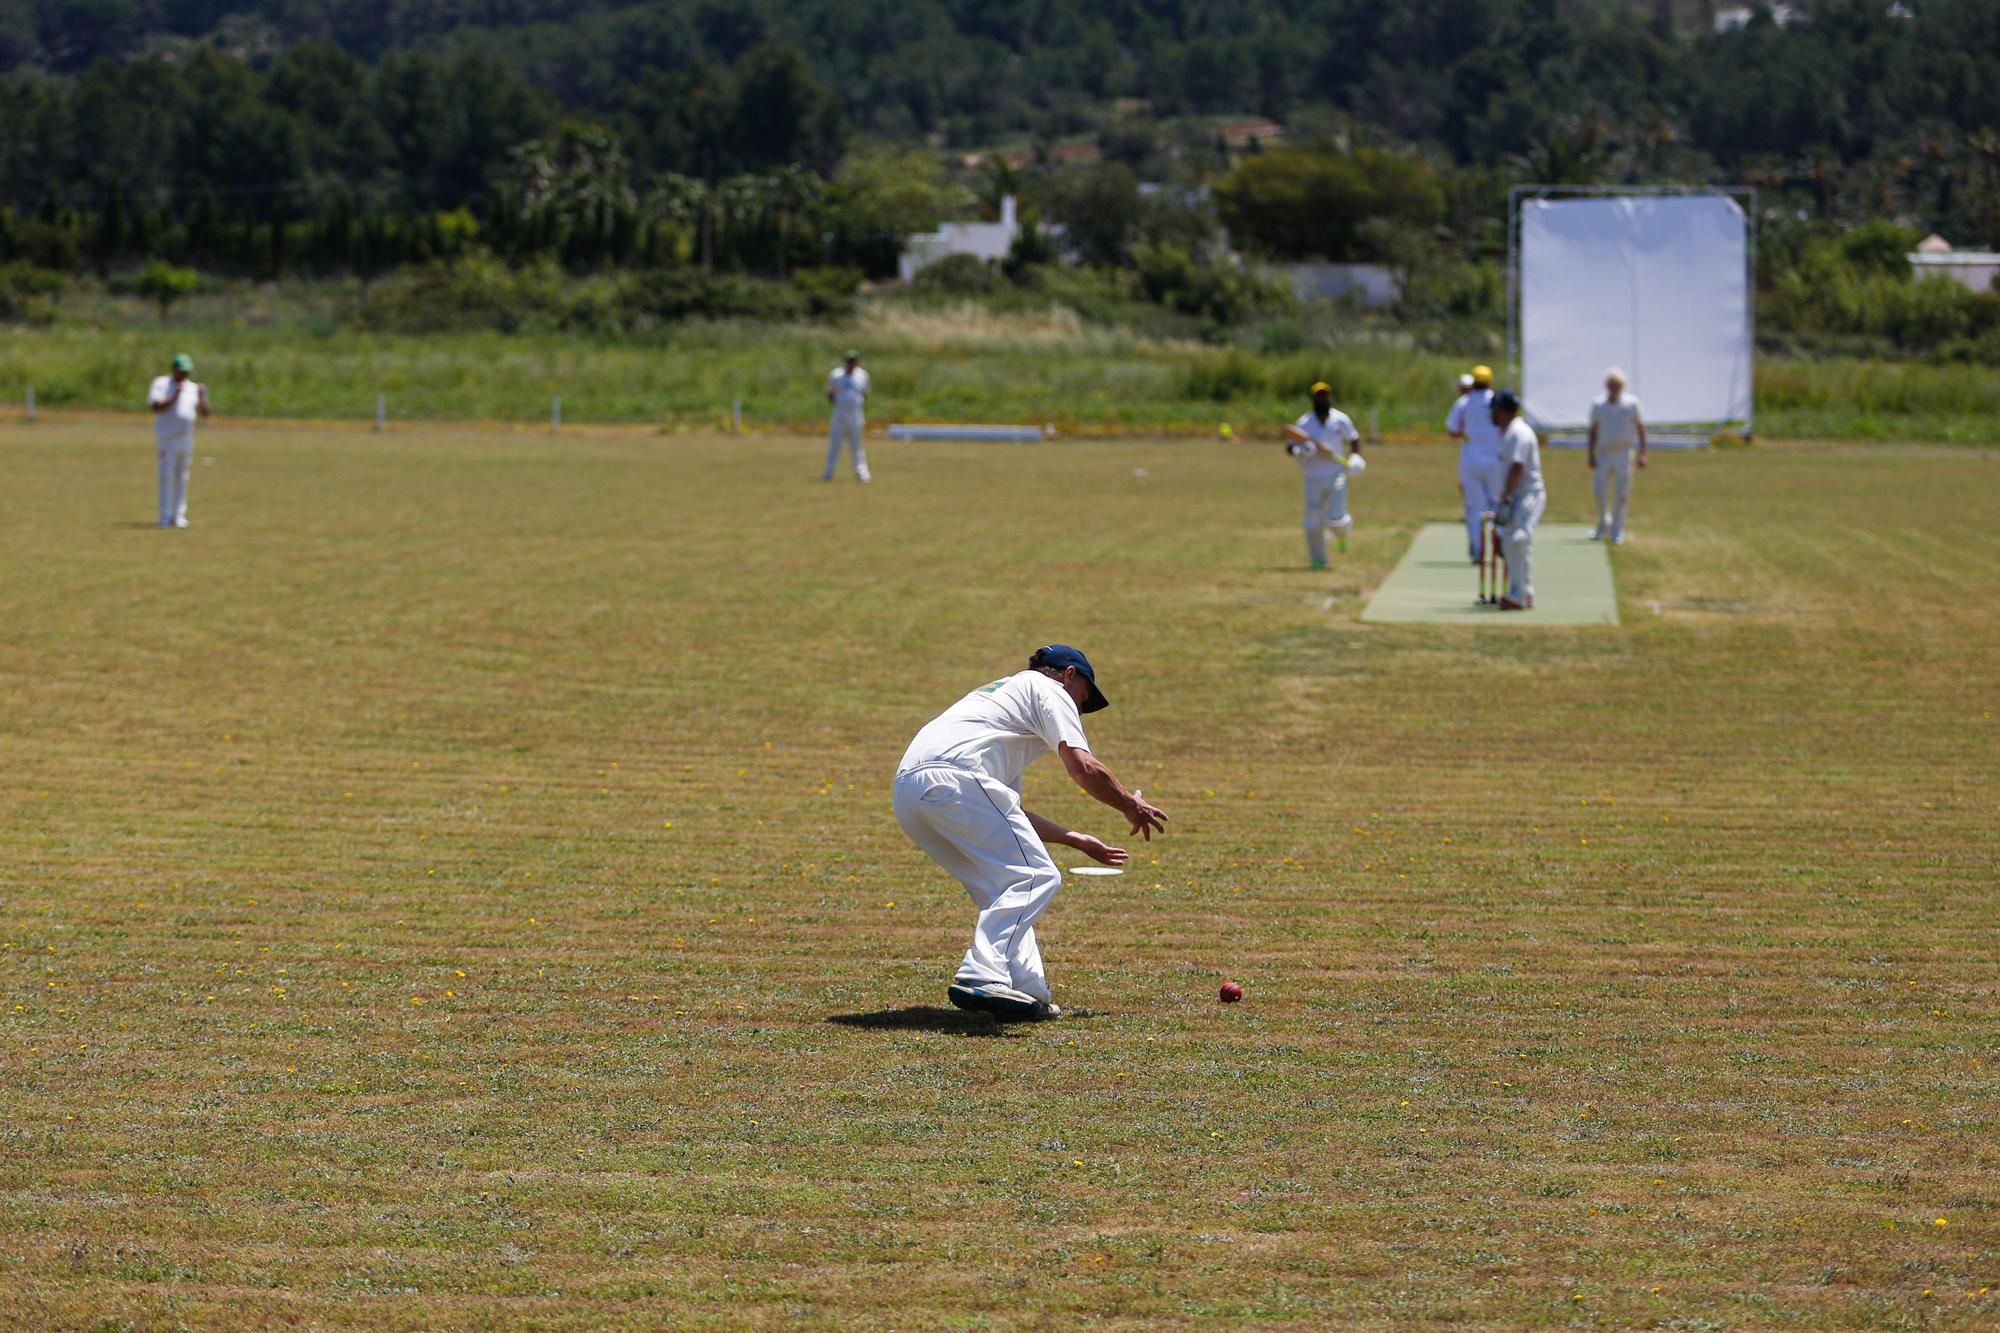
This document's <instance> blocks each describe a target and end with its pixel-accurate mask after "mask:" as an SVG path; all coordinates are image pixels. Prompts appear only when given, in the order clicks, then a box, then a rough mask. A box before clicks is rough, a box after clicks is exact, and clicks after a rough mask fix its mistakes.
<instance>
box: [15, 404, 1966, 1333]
mask: <svg viewBox="0 0 2000 1333" xmlns="http://www.w3.org/2000/svg"><path fill="white" fill-rule="evenodd" d="M0 447H4V448H5V450H6V452H7V455H8V458H9V472H8V482H7V485H6V486H5V488H4V489H0V561H4V567H5V568H6V570H7V576H6V579H5V582H4V585H0V604H4V608H5V617H6V625H7V629H8V652H7V654H6V656H5V659H4V661H5V674H4V676H0V709H4V713H0V716H4V717H5V719H6V722H5V735H6V750H5V753H6V757H7V762H6V764H5V765H4V768H0V818H4V821H5V827H6V829H7V830H8V834H9V836H8V838H7V840H6V843H5V848H4V851H0V945H4V947H0V1123H4V1126H5V1129H4V1134H5V1144H6V1149H7V1151H6V1153H5V1155H4V1157H0V1219H4V1225H0V1287H4V1289H5V1291H6V1292H7V1293H8V1296H7V1300H6V1302H5V1303H4V1305H0V1324H6V1325H9V1326H13V1327H20V1328H97V1327H106V1328H122V1327H127V1326H131V1327H136V1328H171V1327H178V1326H186V1327H196V1328H209V1327H252V1326H276V1325H281V1324H285V1325H290V1324H297V1325H303V1326H310V1327H358V1328H359V1327H365V1328H371V1329H419V1328H422V1329H430V1328H446V1327H452V1328H475V1327H493V1326H500V1325H508V1326H521V1327H539V1328H585V1327H623V1328H650V1327H664V1326H681V1327H746V1326H780V1325H797V1324H808V1325H813V1324H817V1325H829V1326H832V1325H841V1326H853V1327H908V1328H918V1327H939V1326H945V1327H954V1328H979V1327H993V1328H1001V1327H1006V1328H1017V1327H1049V1328H1053V1327H1067V1326H1101V1327H1138V1326H1142V1325H1147V1326H1159V1325H1166V1326H1183V1327H1192V1326H1205V1325H1221V1324H1230V1325H1235V1326H1247V1327H1276V1326H1288V1325H1289V1326H1297V1327H1326V1326H1329V1325H1344V1326H1354V1325H1360V1326H1380V1327H1387V1326H1391V1325H1403V1324H1408V1323H1411V1322H1430V1323H1437V1324H1443V1323H1451V1324H1466V1325H1486V1326H1495V1327H1515V1326H1521V1325H1553V1324H1570V1323H1587V1322H1595V1323H1601V1324H1605V1325H1613V1326H1644V1325H1657V1326H1661V1327H1681V1328H1700V1327H1773V1326H1779V1325H1809V1326H1842V1327H1857V1328H1859V1327H1883V1326H1897V1325H1907V1326H1926V1327H1929V1326H1942V1327H1966V1328H1971V1327H1980V1326H1989V1325H1990V1324H1991V1322H1992V1320H1993V1317H1994V1312H1995V1309H1996V1308H2000V1307H1996V1305H1995V1302H1994V1296H1993V1294H1992V1292H1991V1291H1990V1290H1986V1289H1987V1288H1989V1287H1991V1286H1993V1285H1994V1284H1996V1282H2000V1269H1996V1263H1995V1258H1994V1256H1995V1254H1996V1252H2000V1207H1997V1206H1996V1198H1995V1187H1994V1181H1995V1180H1996V1179H2000V1161H1996V1157H2000V1154H1996V1151H1995V1148H1994V1142H1995V1139H1994V1130H1995V1105H1996V1102H1995V1088H1996V1083H1995V1071H1996V1063H2000V1041H1996V1039H1995V1036H1994V1033H1995V1030H1996V1028H1995V1024H1996V1020H2000V997H1996V989H1995V986H1996V962H1995V958H1996V952H1995V947H1994V946H1995V934H1994V928H1993V887H1994V884H1995V882H1996V879H2000V875H1996V869H2000V834H1996V831H1995V830H1996V819H1995V814H1996V811H1995V799H1994V787H1993V777H1994V774H1995V772H1996V769H2000V765H1996V762H1995V761H1996V758H2000V754H1996V744H1995V735H1996V732H1995V721H1994V709H1995V700H1994V697H1993V663H1994V661H1995V660H1996V649H2000V633H1997V632H1996V613H1995V610H1994V607H1993V603H1992V590H1993V572H1992V571H1993V570H1994V569H1995V568H1996V567H2000V538H1996V536H1995V532H1994V529H1993V525H1992V523H1991V519H1990V515H1989V514H1987V513H1986V512H1984V510H1985V509H1986V508H1987V506H1985V505H1983V504H1982V503H1981V499H1982V497H1984V496H1986V495H1990V494H1992V493H1993V492H1994V489H1995V487H1994V481H1995V467H1996V465H2000V460H1996V458H1995V457H1994V456H1993V455H1990V454H1985V453H1973V452H1964V451H1939V450H1926V449H1896V448H1886V449H1871V450H1857V449H1847V448H1837V447H1817V446H1785V447H1760V448H1759V449H1756V450H1751V451H1747V452H1743V453H1737V454H1729V455H1710V456H1700V457H1671V458H1665V457H1663V458H1661V459H1659V460H1658V462H1657V463H1656V465H1655V467H1654V468H1653V469H1652V470H1650V471H1649V472H1647V473H1646V474H1644V476H1643V477H1642V479H1641V481H1640V485H1639V493H1638V497H1637V500H1636V502H1635V529H1636V538H1635V541H1634V544H1632V545H1630V546H1628V547H1626V548H1624V549H1623V550H1621V551H1619V552H1617V554H1616V558H1615V563H1616V565H1617V571H1618V577H1619V580H1620V594H1621V601H1622V610H1623V614H1624V616H1625V619H1626V625H1625V626H1624V627H1623V628H1621V629H1616V630H1573V631H1554V632H1549V633H1545V634H1534V633H1522V632H1518V631H1514V632H1482V631H1479V630H1469V631H1465V632H1458V631H1447V630H1442V629H1437V628H1430V627H1420V626H1413V627H1369V626H1361V625H1358V624H1357V623H1356V622H1355V621H1354V614H1355V612H1356V611H1357V610H1358V608H1359V605H1360V602H1361V599H1362V597H1363V595H1364V594H1365V592H1366V590H1367V589H1368V588H1369V587H1371V586H1372V585H1373V584H1374V583H1375V582H1376V581H1378V580H1379V579H1380V578H1381V577H1382V576H1383V575H1384V574H1386V572H1387V571H1388V569H1389V568H1390V567H1391V566H1392V565H1393V564H1394V562H1395V560H1396V559H1397V558H1398V556H1400V554H1401V552H1402V550H1403V547H1404V545H1405V543H1406V541H1407V537H1408V534H1410V533H1411V532H1413V531H1414V530H1415V528H1416V526H1417V525H1418V524H1420V523H1421V522H1423V521H1425V520H1427V519H1432V518H1437V517H1442V516H1445V515H1448V513H1449V511H1450V508H1451V496H1450V480H1449V478H1450V476H1451V460H1450V457H1449V455H1448V454H1447V453H1446V451H1444V450H1441V449H1424V448H1402V449H1397V448H1384V449H1382V450H1380V451H1378V452H1377V454H1376V455H1374V457H1375V466H1374V467H1373V468H1371V470H1370V471H1369V473H1368V475H1367V477H1366V478H1365V479H1364V480H1363V481H1361V482H1360V483H1358V485H1357V489H1356V495H1355V510H1356V513H1357V515H1358V518H1359V522H1360V529H1359V536H1358V539H1357V541H1356V543H1355V549H1354V551H1353V553H1352V555H1351V556H1350V557H1348V558H1347V559H1346V560H1345V561H1343V562H1341V563H1340V564H1338V565H1337V567H1336V569H1335V570H1334V571H1333V573H1332V575H1331V576H1325V575H1320V576H1315V575H1311V574H1308V573H1306V572H1305V571H1304V570H1303V569H1301V568H1299V564H1300V551H1299V541H1298V534H1297V529H1296V520H1295V516H1294V506H1295V482H1294V480H1293V474H1292V472H1291V470H1290V468H1289V465H1288V464H1286V463H1285V461H1284V460H1283V459H1282V458H1281V457H1280V456H1279V455H1278V453H1277V450H1276V449H1275V448H1273V447H1269V446H1254V447H1253V446H1249V445H1245V446H1240V447H1238V448H1236V449H1226V448H1224V447H1222V446H1218V445H1205V444H1192V443H1179V444H1152V443H1144V442H1120V443H1101V444H1088V445H1038V446H1021V447H1016V446H991V445H982V446H941V445H916V446H894V445H887V444H884V445H878V446H871V454H872V455H873V461H874V463H875V466H876V471H877V475H878V480H877V482H876V484H875V485H874V486H871V487H868V488H865V489H864V488H861V487H858V486H855V485H854V484H853V483H851V482H842V483H840V484H837V485H832V486H822V485H820V484H818V483H817V482H815V481H813V480H812V478H813V477H814V476H816V474H817V471H818V465H819V452H820V449H819V446H818V445H817V443H816V442H812V441H796V442H787V441H745V442H733V441H727V440H720V439H693V440H666V439H658V438H648V437H644V436H638V435H628V436H621V435H615V434H596V435H591V436H588V437H574V438H573V437H568V436H565V437H562V438H559V439H549V438H546V437H537V436H533V435H526V434H518V433H491V432H479V431H468V430H456V429H439V430H437V431H435V432H430V433H417V432H404V433H399V434H395V435H391V436H388V437H374V436H370V435H366V434H356V433H351V432H324V431H320V432H315V431H293V430H281V429H257V430H240V429H239V430H231V429H218V430H214V431H210V432H208V433H207V434H205V435H204V436H203V439H202V443H201V446H200V449H199V452H198V455H197V457H198V462H197V466H196V473H195V484H194V493H193V505H192V511H191V512H192V515H193V518H194V521H195V524H196V526H195V527H194V528H192V529H191V530H189V531H187V532H159V531H156V530H153V529H151V528H150V527H148V526H145V520H146V519H147V517H148V515H149V514H150V512H151V502H152V497H151V494H150V487H151V457H150V446H149V442H148V440H147V437H146V433H145V427H144V426H143V424H140V423H136V422H134V423H124V424H115V425H113V424H105V423H86V424H80V425H76V426H65V427H49V426H44V427H37V428H33V429H14V428H10V429H8V430H6V431H4V432H0ZM211 460H212V461H211ZM1550 468H1551V485H1552V489H1553V492H1554V503H1553V508H1552V511H1551V518H1552V519H1556V520H1563V521H1569V520H1574V519H1577V518H1581V517H1583V516H1584V508H1585V500H1584V497H1585V496H1586V494H1587V487H1586V485H1585V483H1584V481H1583V477H1582V467H1581V460H1580V459H1579V458H1577V457H1576V456H1575V455H1558V456H1552V458H1551V459H1550ZM1140 470H1143V474H1144V475H1139V474H1138V473H1139V471H1140ZM1471 591H1472V587H1471V580H1470V571H1468V583H1467V592H1468V595H1470V593H1471ZM1329 599H1330V604H1329ZM1051 638H1062V639H1066V640H1069V641H1072V642H1076V643H1078V644H1081V645H1083V646H1084V647H1086V649H1087V650H1088V651H1089V652H1090V653H1091V654H1092V657H1093V659H1094V660H1095V661H1096V662H1097V663H1098V664H1099V666H1100V668H1101V670H1102V672H1103V679H1104V682H1105V686H1106V689H1107V691H1108V692H1109V693H1110V695H1111V697H1112V699H1113V701H1114V707H1113V708H1112V709H1111V710H1110V711H1109V712H1107V713H1104V714H1103V715H1101V718H1095V719H1093V725H1092V728H1091V734H1092V738H1093V742H1094V743H1095V744H1096V745H1097V747H1098V749H1099V751H1100V753H1102V755H1103V756H1104V757H1105V758H1106V759H1107V760H1108V761H1109V762H1110V763H1111V764H1112V766H1113V767H1114V768H1115V769H1117V770H1118V771H1119V772H1121V773H1122V774H1124V775H1126V776H1127V777H1128V778H1134V779H1137V780H1139V781H1141V782H1142V783H1143V784H1144V785H1145V786H1146V788H1147V791H1148V794H1149V795H1150V796H1153V797H1155V798H1157V799H1158V800H1159V801H1160V803H1161V804H1162V805H1164V806H1165V807H1166V808H1167V809H1168V810H1169V811H1170V812H1171V813H1172V814H1173V816H1174V820H1175V823H1174V832H1173V833H1172V835H1171V836H1169V837H1168V838H1167V839H1166V840H1164V841H1163V842H1161V843H1159V844H1157V845H1155V846H1154V847H1152V848H1150V849H1148V850H1147V851H1146V852H1145V853H1144V854H1143V855H1142V856H1141V857H1140V858H1139V862H1138V866H1137V868H1136V871H1135V873H1132V874H1128V875H1127V876H1125V877H1124V878H1123V879H1119V880H1112V881H1102V882H1100V883H1098V884H1094V885H1079V886H1077V887H1076V888H1074V889H1072V890H1070V891H1067V892H1066V893H1065V895H1064V897H1063V898H1062V899H1061V900H1059V902H1058V904H1057V906H1056V908H1055V909H1054V911H1053V913H1052V914H1051V917H1050V919H1049V921H1048V924H1047V927H1046V930H1045V935H1046V940H1045V945H1046V948H1047V949H1048V951H1049V955H1050V959H1051V964H1052V967H1053V969H1054V971H1055V975H1056V978H1057V980H1058V983H1059V986H1060V990H1059V992H1058V994H1059V996H1060V998H1062V999H1063V1001H1064V1002H1065V1004H1066V1005H1067V1006H1068V1007H1070V1008H1071V1010H1072V1015H1071V1016H1070V1017H1067V1018H1065V1019H1064V1020H1063V1021H1062V1022H1060V1023H1057V1024H1052V1025H1043V1026H1037V1027H1034V1028H1029V1029H1018V1028H1017V1029H1007V1030H1001V1029H997V1028H993V1027H991V1026H989V1025H986V1024H984V1023H983V1022H980V1021H975V1020H971V1019H968V1018H965V1017H963V1016H960V1015H957V1014H956V1013H954V1012H952V1011H949V1010H945V1009H943V1008H942V1007H941V1006H942V994H941V988H942V984H943V981H944V980H945V978H946V976H947V974H948V971H949V969H950V968H951V966H952V964H953V962H954V961H955V959H956V956H957V953H958V951H959V950H960V949H961V948H962V945H963V939H962V936H963V933H964V931H965V928H966V925H967V907H966V905H965V903H964V901H963V896H962V894H961V893H960V891H959V890H958V889H957V888H956V886H954V885H952V884H951V883H950V882H949V881H947V880H945V879H944V878H943V877H942V876H941V875H940V874H938V873H937V872H936V871H935V870H934V869H932V868H931V867H930V866H929V865H928V864H927V863H926V862H925V861H924V860H923V859H922V858H921V856H920V855H919V854H918V853H916V851H915V850H914V849H913V848H911V847H910V846H909V845H908V844H907V843H906V842H905V841H904V839H903V838H902V836H901V834H900V833H899V832H898V831H897V829H896V828H895V825H894V823H893V821H892V819H891V818H890V816H889V813H888V810H887V803H888V802H887V782H888V778H889V775H890V771H891V769H892V768H893V766H894V763H895V761H896V758H897V756H898V755H899V754H900V753H901V750H902V747H903V745H904V744H905V742H906V741H907V739H908V737H909V735H910V734H911V733H912V732H913V731H914V730H915V728H916V727H917V726H919V725H920V724H921V723H922V722H923V721H924V720H925V719H926V718H928V717H929V716H930V715H931V714H932V713H933V712H935V711H936V710H937V709H939V708H940V707H942V706H943V705H944V704H945V703H947V702H948V701H949V700H950V699H952V698H953V697H955V696H956V695H957V694H958V693H959V692H961V691H962V690H964V689H966V688H969V687H970V686H971V685H974V684H977V683H978V682H980V681H983V680H986V679H989V678H991V677H992V676H993V675H994V674H996V673H997V672H1000V671H1003V670H1005V669H1007V668H1009V667H1011V666H1013V665H1015V664H1016V663H1018V662H1019V661H1020V660H1021V659H1022V658H1023V657H1024V655H1025V654H1026V652H1027V651H1028V650H1029V649H1030V648H1031V647H1033V646H1034V645H1035V644H1037V643H1040V642H1042V641H1045V640H1048V639H1051ZM1029 795H1030V799H1031V802H1032V803H1034V804H1037V805H1039V806H1041V807H1043V808H1045V809H1046V810H1047V811H1048V813H1050V814H1052V815H1054V816H1056V817H1058V818H1064V819H1070V820H1073V821H1076V822H1078V823H1080V824H1082V825H1083V826H1084V827H1089V828H1096V829H1101V830H1105V831H1112V830H1111V829H1110V828H1109V825H1110V821H1109V820H1107V819H1103V818H1100V817H1099V814H1098V812H1096V811H1095V810H1094V809H1093V808H1092V807H1090V806H1088V804H1087V803H1086V802H1084V801H1083V800H1082V798H1080V797H1079V796H1077V794H1076V793H1074V792H1071V791H1065V790H1063V789H1062V787H1061V784H1059V783H1058V782H1056V781H1055V780H1054V778H1053V776H1052V775H1051V774H1050V773H1047V772H1042V771H1040V770H1036V771H1033V772H1032V773H1031V779H1030V784H1029ZM1225 976H1226V977H1233V978H1235V979H1237V980H1240V981H1242V982H1243V983H1244V985H1245V987H1246V989H1247V992H1248V998H1247V1000H1246V1001H1245V1002H1244V1003H1243V1004H1241V1005H1236V1006H1231V1007H1227V1008H1225V1007H1223V1006H1221V1005H1219V1004H1217V1003H1216V1002H1215V1000H1214V995H1215V988H1216V985H1217V983H1218V982H1219V981H1220V980H1221V979H1223V978H1224V977H1225Z"/></svg>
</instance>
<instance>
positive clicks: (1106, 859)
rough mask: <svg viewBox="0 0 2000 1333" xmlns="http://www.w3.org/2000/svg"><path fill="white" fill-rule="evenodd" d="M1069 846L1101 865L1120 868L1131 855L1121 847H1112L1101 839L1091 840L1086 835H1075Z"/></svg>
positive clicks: (1091, 838)
mask: <svg viewBox="0 0 2000 1333" xmlns="http://www.w3.org/2000/svg"><path fill="white" fill-rule="evenodd" d="M1069 845H1070V846H1071V847H1074V848H1075V849H1076V850H1077V851H1079V852H1082V853H1083V854H1084V855H1085V856H1087V857H1089V858H1090V859H1091V860H1093V861H1096V862H1098V863H1100V864H1102V865H1107V866H1122V865H1124V864H1125V863H1126V862H1127V861H1129V860H1131V859H1132V854H1131V853H1130V852H1128V851H1126V850H1125V849H1124V848H1123V847H1113V846H1112V845H1111V844H1110V843H1108V842H1105V841H1104V840H1103V839H1101V838H1093V837H1091V836H1090V835H1089V834H1088V833H1079V834H1077V835H1076V836H1075V837H1074V838H1072V839H1071V840H1070V844H1069Z"/></svg>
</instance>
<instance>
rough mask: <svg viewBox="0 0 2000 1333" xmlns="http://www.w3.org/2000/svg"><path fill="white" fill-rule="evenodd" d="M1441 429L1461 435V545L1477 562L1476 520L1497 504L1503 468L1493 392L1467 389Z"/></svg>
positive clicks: (1504, 481) (1459, 470) (1459, 451)
mask: <svg viewBox="0 0 2000 1333" xmlns="http://www.w3.org/2000/svg"><path fill="white" fill-rule="evenodd" d="M1444 428H1445V429H1446V430H1447V431H1450V432H1451V433H1452V434H1454V435H1463V436H1465V443H1463V444H1461V445H1459V446H1458V488H1459V490H1460V491H1461V492H1463V493H1464V495H1465V545H1466V547H1467V549H1468V550H1469V552H1470V554H1471V556H1472V559H1473V560H1474V561H1475V562H1476V561H1477V560H1478V559H1479V520H1480V516H1481V515H1482V514H1490V513H1492V512H1493V506H1494V505H1496V504H1498V503H1499V502H1500V488H1501V487H1502V486H1505V485H1506V484H1507V469H1506V468H1505V467H1504V466H1503V465H1502V464H1501V462H1500V428H1499V427H1498V426H1496V425H1494V424H1493V390H1491V389H1468V390H1467V391H1466V392H1464V393H1462V394H1460V395H1459V397H1458V401H1457V402H1455V403H1453V404H1452V405H1451V411H1450V412H1448V413H1446V414H1445V419H1444Z"/></svg>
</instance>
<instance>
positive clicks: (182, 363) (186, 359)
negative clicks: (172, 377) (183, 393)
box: [174, 352, 194, 375]
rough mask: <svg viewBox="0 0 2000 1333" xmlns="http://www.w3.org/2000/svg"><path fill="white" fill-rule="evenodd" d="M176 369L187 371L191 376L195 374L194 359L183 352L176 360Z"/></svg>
mask: <svg viewBox="0 0 2000 1333" xmlns="http://www.w3.org/2000/svg"><path fill="white" fill-rule="evenodd" d="M174 369H175V370H185V371H186V372H187V373H188V374H190V375H192V374H194V358H193V357H191V356H189V355H188V354H187V353H186V352H182V353H181V354H180V355H178V356H176V357H175V358H174Z"/></svg>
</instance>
